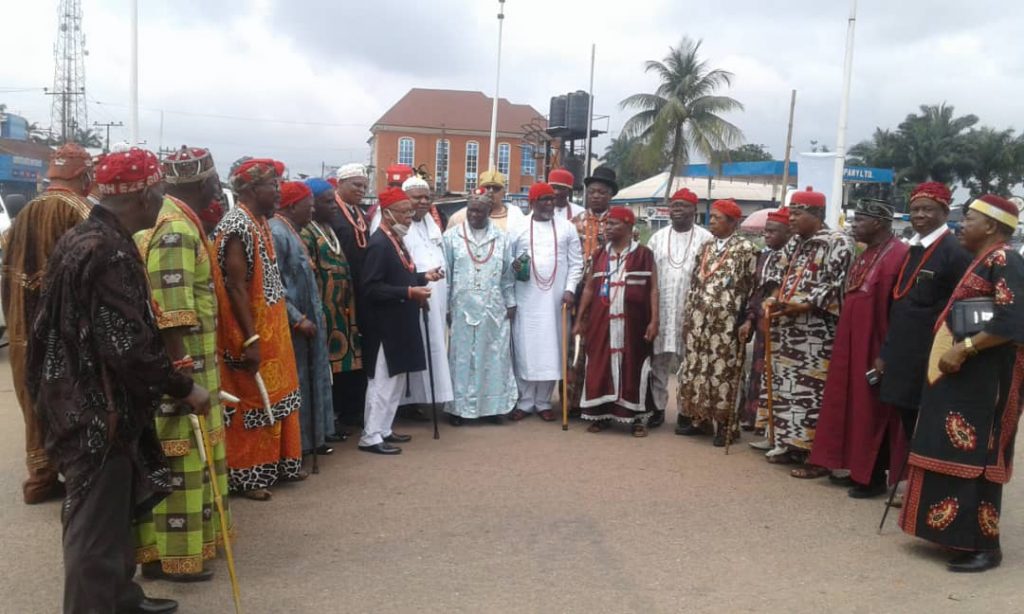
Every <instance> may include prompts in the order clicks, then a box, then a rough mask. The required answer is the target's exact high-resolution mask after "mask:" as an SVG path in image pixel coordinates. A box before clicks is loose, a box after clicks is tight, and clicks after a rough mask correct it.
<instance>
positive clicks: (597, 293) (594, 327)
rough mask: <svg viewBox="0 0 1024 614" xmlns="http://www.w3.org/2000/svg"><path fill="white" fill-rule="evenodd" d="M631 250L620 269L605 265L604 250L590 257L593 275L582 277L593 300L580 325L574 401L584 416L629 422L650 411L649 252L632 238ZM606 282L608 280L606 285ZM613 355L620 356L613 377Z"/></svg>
mask: <svg viewBox="0 0 1024 614" xmlns="http://www.w3.org/2000/svg"><path fill="white" fill-rule="evenodd" d="M632 248H633V249H632V250H631V251H630V252H629V253H627V254H626V255H625V259H624V260H625V262H624V263H623V264H622V265H621V266H622V269H619V267H618V266H617V265H616V262H615V259H614V258H613V259H612V261H611V265H610V266H609V256H608V251H607V249H601V250H600V251H598V252H597V253H596V254H595V255H594V267H593V274H592V276H591V277H590V279H589V280H588V281H587V283H589V284H591V286H592V291H593V298H592V300H591V303H590V307H589V309H588V313H587V322H586V328H585V335H586V359H587V364H586V376H585V379H584V383H583V398H582V399H581V401H580V407H581V408H583V418H584V419H591V420H602V419H619V420H622V421H627V420H628V421H632V420H633V419H635V418H645V417H647V416H648V415H649V414H650V412H649V410H648V409H647V405H648V404H649V402H648V401H649V395H648V394H647V393H648V390H647V383H648V382H647V380H648V377H649V374H650V361H649V359H650V356H651V352H652V350H653V344H652V343H651V342H648V341H645V340H644V332H645V331H646V330H647V325H648V324H650V321H651V290H652V287H653V285H652V284H653V281H654V280H653V279H652V273H653V272H654V270H655V264H654V253H653V252H651V250H649V249H648V248H646V247H644V246H643V245H639V244H638V243H636V242H634V243H633V245H632ZM606 280H610V281H608V283H607V286H606ZM602 287H606V292H604V293H602ZM603 294H605V295H606V296H603ZM620 313H621V315H619V314H620ZM616 320H621V322H622V338H621V340H618V339H617V338H616V337H617V334H616V332H615V330H613V329H617V328H618V322H615V321H616ZM620 345H621V349H619V346H620ZM613 355H619V356H621V362H620V364H619V368H618V373H617V376H616V377H615V378H613V377H612V369H613V368H614V362H615V361H613ZM616 379H617V380H618V382H619V388H618V390H616V389H615V380H616Z"/></svg>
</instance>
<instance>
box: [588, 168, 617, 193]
mask: <svg viewBox="0 0 1024 614" xmlns="http://www.w3.org/2000/svg"><path fill="white" fill-rule="evenodd" d="M595 181H596V182H597V183H603V184H605V185H607V186H608V187H610V188H611V189H612V196H615V195H616V194H618V193H619V183H618V182H617V181H616V180H615V170H614V169H612V168H611V167H609V166H599V167H597V168H595V169H594V174H593V175H591V176H590V177H587V178H586V179H584V180H583V185H585V186H589V185H590V184H592V183H594V182H595Z"/></svg>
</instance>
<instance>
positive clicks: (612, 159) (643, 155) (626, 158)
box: [603, 134, 666, 186]
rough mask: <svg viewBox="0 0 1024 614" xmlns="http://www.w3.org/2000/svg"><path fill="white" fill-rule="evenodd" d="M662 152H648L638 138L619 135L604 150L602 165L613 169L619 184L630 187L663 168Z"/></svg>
mask: <svg viewBox="0 0 1024 614" xmlns="http://www.w3.org/2000/svg"><path fill="white" fill-rule="evenodd" d="M665 162H666V155H665V152H664V151H655V152H652V151H650V150H649V149H648V148H647V147H645V146H644V143H643V142H642V141H641V140H640V139H638V138H635V137H633V138H631V137H628V136H626V135H623V134H620V135H619V136H617V137H614V138H612V140H611V143H609V144H608V147H606V148H605V150H604V159H603V164H605V165H607V166H610V167H612V168H613V169H615V173H616V175H618V180H619V184H620V185H623V186H628V185H632V184H634V183H636V182H638V181H642V180H644V179H647V178H648V177H650V176H651V175H654V174H656V173H657V172H658V171H660V170H661V169H663V168H665Z"/></svg>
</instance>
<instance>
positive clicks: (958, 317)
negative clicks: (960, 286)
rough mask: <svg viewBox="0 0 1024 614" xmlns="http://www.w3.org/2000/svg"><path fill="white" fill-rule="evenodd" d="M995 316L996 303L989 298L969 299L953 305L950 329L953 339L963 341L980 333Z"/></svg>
mask: <svg viewBox="0 0 1024 614" xmlns="http://www.w3.org/2000/svg"><path fill="white" fill-rule="evenodd" d="M994 316H995V301H994V300H993V299H992V298H991V297H988V296H981V297H978V298H968V299H964V300H960V301H956V302H954V303H953V308H952V309H950V311H949V327H950V329H951V330H952V331H953V337H955V338H956V339H957V340H962V339H964V338H965V337H970V336H972V335H975V334H977V333H980V332H981V331H982V330H984V329H985V325H986V324H987V323H988V321H989V320H991V319H992V318H993V317H994Z"/></svg>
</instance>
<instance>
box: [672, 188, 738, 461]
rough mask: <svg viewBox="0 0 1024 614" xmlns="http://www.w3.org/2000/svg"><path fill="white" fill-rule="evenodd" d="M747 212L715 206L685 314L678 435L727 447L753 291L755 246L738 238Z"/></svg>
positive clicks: (734, 428)
mask: <svg viewBox="0 0 1024 614" xmlns="http://www.w3.org/2000/svg"><path fill="white" fill-rule="evenodd" d="M742 217H743V212H742V211H741V210H740V207H739V205H737V204H736V203H735V201H732V200H716V201H715V202H714V203H712V205H711V216H710V218H709V223H708V228H709V229H710V230H711V234H712V235H714V239H713V240H711V241H708V242H706V243H705V244H704V246H703V247H702V248H701V250H700V256H698V258H697V264H696V266H695V270H694V274H693V283H692V284H691V285H690V291H689V295H688V296H687V298H686V308H685V310H684V311H683V321H684V323H683V330H684V335H685V336H686V338H685V341H684V347H685V348H686V353H685V354H684V355H683V365H682V368H680V369H679V414H680V421H679V422H680V424H679V427H677V428H676V433H677V434H679V435H699V434H702V433H707V432H709V431H713V432H714V440H713V443H714V445H716V446H724V445H725V444H726V442H727V440H729V439H734V438H735V437H737V436H738V432H739V424H738V420H737V417H736V403H737V397H738V395H739V392H740V377H741V374H742V372H743V362H744V355H745V351H746V347H747V341H749V340H750V339H749V336H750V332H749V330H747V331H743V332H744V336H743V337H740V334H739V333H740V325H741V324H742V322H743V316H744V312H743V308H744V306H745V305H746V304H747V301H748V300H749V299H750V296H751V294H752V293H753V292H754V284H755V276H756V274H757V248H756V247H754V244H753V243H751V242H750V241H748V240H747V239H745V238H743V237H741V236H738V235H737V234H736V229H737V228H739V225H740V219H741V218H742Z"/></svg>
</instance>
